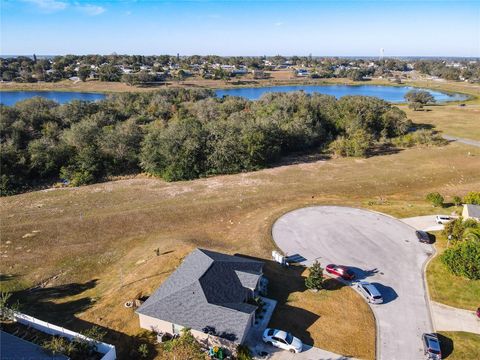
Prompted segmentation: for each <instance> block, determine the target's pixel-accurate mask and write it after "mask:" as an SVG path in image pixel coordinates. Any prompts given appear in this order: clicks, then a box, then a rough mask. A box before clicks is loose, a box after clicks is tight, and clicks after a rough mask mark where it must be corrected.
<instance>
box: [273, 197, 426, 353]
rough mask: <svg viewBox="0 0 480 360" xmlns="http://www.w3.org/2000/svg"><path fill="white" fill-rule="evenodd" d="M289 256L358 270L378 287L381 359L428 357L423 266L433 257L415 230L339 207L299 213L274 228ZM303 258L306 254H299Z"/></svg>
mask: <svg viewBox="0 0 480 360" xmlns="http://www.w3.org/2000/svg"><path fill="white" fill-rule="evenodd" d="M272 234H273V239H274V240H275V242H276V244H277V245H278V247H279V248H280V249H281V250H282V251H283V252H284V253H285V254H286V255H289V256H294V255H297V256H296V257H297V258H301V257H303V258H305V261H304V263H305V264H306V265H309V264H311V263H312V262H313V261H314V260H315V259H318V260H319V261H320V263H321V264H322V265H323V266H326V265H327V264H329V263H337V264H341V265H347V266H350V267H353V270H354V271H355V272H356V274H357V276H358V277H359V279H362V280H363V279H364V280H367V281H370V282H372V283H374V284H375V285H376V286H377V288H378V289H379V290H380V292H381V293H382V295H383V298H384V303H383V304H381V305H371V308H372V310H373V312H374V314H375V318H376V321H377V359H385V360H394V359H398V360H413V359H424V356H423V346H422V341H421V335H422V333H424V332H433V326H432V322H431V317H430V310H429V307H428V306H429V305H428V299H427V294H426V290H425V283H424V280H423V266H424V264H425V262H426V260H427V259H428V257H429V256H430V255H431V254H432V253H433V248H432V246H431V245H426V244H420V243H419V242H418V241H417V238H416V236H415V230H414V229H413V228H412V227H410V226H409V225H407V224H405V223H403V222H401V221H399V220H397V219H395V218H392V217H389V216H386V215H382V214H378V213H375V212H370V211H366V210H360V209H353V208H347V207H339V206H318V207H308V208H303V209H298V210H295V211H292V212H289V213H287V214H285V215H284V216H282V217H281V218H279V219H278V220H277V221H276V222H275V224H274V225H273V229H272ZM298 255H300V256H298Z"/></svg>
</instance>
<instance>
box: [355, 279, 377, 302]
mask: <svg viewBox="0 0 480 360" xmlns="http://www.w3.org/2000/svg"><path fill="white" fill-rule="evenodd" d="M356 287H357V289H358V291H359V292H360V293H361V294H362V295H363V296H365V298H366V299H367V301H368V302H369V303H371V304H381V303H383V298H382V294H380V291H378V289H377V288H376V287H375V285H373V284H371V283H369V282H368V281H359V282H358V283H356Z"/></svg>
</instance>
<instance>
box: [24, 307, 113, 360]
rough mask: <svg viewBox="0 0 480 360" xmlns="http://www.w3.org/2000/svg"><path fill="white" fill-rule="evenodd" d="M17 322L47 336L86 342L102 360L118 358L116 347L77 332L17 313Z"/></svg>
mask: <svg viewBox="0 0 480 360" xmlns="http://www.w3.org/2000/svg"><path fill="white" fill-rule="evenodd" d="M15 320H16V321H18V322H19V323H20V324H23V325H26V326H30V327H32V328H34V329H37V330H39V331H41V332H44V333H46V334H50V335H57V336H63V337H65V338H67V339H69V340H73V339H74V338H77V339H82V340H85V341H87V342H88V343H90V344H91V345H93V346H95V348H96V351H97V352H99V353H100V354H103V357H102V360H115V359H116V358H117V354H116V352H115V346H113V345H110V344H106V343H104V342H100V341H96V340H93V339H90V338H88V337H86V336H84V335H82V334H79V333H76V332H75V331H71V330H68V329H65V328H63V327H61V326H57V325H53V324H50V323H48V322H46V321H42V320H39V319H36V318H34V317H33V316H28V315H25V314H22V313H18V312H16V313H15Z"/></svg>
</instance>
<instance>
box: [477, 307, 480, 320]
mask: <svg viewBox="0 0 480 360" xmlns="http://www.w3.org/2000/svg"><path fill="white" fill-rule="evenodd" d="M476 314H477V317H478V318H479V319H480V307H479V308H478V309H477V311H476Z"/></svg>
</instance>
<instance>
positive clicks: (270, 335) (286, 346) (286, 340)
mask: <svg viewBox="0 0 480 360" xmlns="http://www.w3.org/2000/svg"><path fill="white" fill-rule="evenodd" d="M262 339H263V341H264V342H266V343H267V344H269V345H273V346H275V347H278V348H280V349H283V350H288V351H290V352H292V353H299V352H302V348H303V344H302V341H301V340H300V339H298V338H296V337H295V336H292V334H290V333H288V332H286V331H283V330H278V329H270V328H266V329H265V331H264V332H263V337H262Z"/></svg>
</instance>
